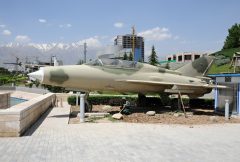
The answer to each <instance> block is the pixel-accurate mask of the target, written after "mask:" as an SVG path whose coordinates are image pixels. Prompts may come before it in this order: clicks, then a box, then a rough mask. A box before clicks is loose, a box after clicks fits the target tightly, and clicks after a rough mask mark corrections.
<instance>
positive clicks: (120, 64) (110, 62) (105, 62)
mask: <svg viewBox="0 0 240 162" xmlns="http://www.w3.org/2000/svg"><path fill="white" fill-rule="evenodd" d="M86 65H90V66H106V67H113V68H132V69H135V68H139V67H140V64H139V63H138V62H136V61H127V60H118V59H107V58H104V59H96V60H94V61H91V62H88V63H86Z"/></svg>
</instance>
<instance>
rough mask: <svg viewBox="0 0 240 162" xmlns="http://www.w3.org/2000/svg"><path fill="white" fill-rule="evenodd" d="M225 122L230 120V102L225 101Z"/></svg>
mask: <svg viewBox="0 0 240 162" xmlns="http://www.w3.org/2000/svg"><path fill="white" fill-rule="evenodd" d="M225 102H226V103H225V120H229V103H228V102H229V100H225Z"/></svg>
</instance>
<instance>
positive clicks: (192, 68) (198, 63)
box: [177, 56, 214, 77]
mask: <svg viewBox="0 0 240 162" xmlns="http://www.w3.org/2000/svg"><path fill="white" fill-rule="evenodd" d="M213 60H214V57H212V56H203V57H200V58H199V59H197V60H195V61H193V62H191V63H188V64H186V65H184V66H183V67H181V68H179V69H177V71H178V72H180V73H181V74H182V75H185V76H191V77H196V76H204V75H205V74H206V73H207V71H208V70H209V68H210V66H211V64H212V62H213Z"/></svg>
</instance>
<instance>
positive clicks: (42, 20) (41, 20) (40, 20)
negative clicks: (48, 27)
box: [38, 19, 47, 23]
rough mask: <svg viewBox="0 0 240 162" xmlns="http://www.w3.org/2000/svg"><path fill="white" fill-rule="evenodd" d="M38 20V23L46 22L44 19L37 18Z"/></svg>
mask: <svg viewBox="0 0 240 162" xmlns="http://www.w3.org/2000/svg"><path fill="white" fill-rule="evenodd" d="M38 21H39V22H40V23H46V22H47V20H46V19H38Z"/></svg>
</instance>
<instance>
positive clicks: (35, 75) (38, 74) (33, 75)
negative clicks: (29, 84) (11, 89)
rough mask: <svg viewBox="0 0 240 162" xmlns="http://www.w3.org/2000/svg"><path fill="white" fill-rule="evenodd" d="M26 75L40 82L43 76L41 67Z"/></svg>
mask: <svg viewBox="0 0 240 162" xmlns="http://www.w3.org/2000/svg"><path fill="white" fill-rule="evenodd" d="M28 76H29V77H30V79H31V80H39V81H40V82H42V81H43V76H44V72H43V69H40V70H38V71H35V72H32V73H29V74H28Z"/></svg>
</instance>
